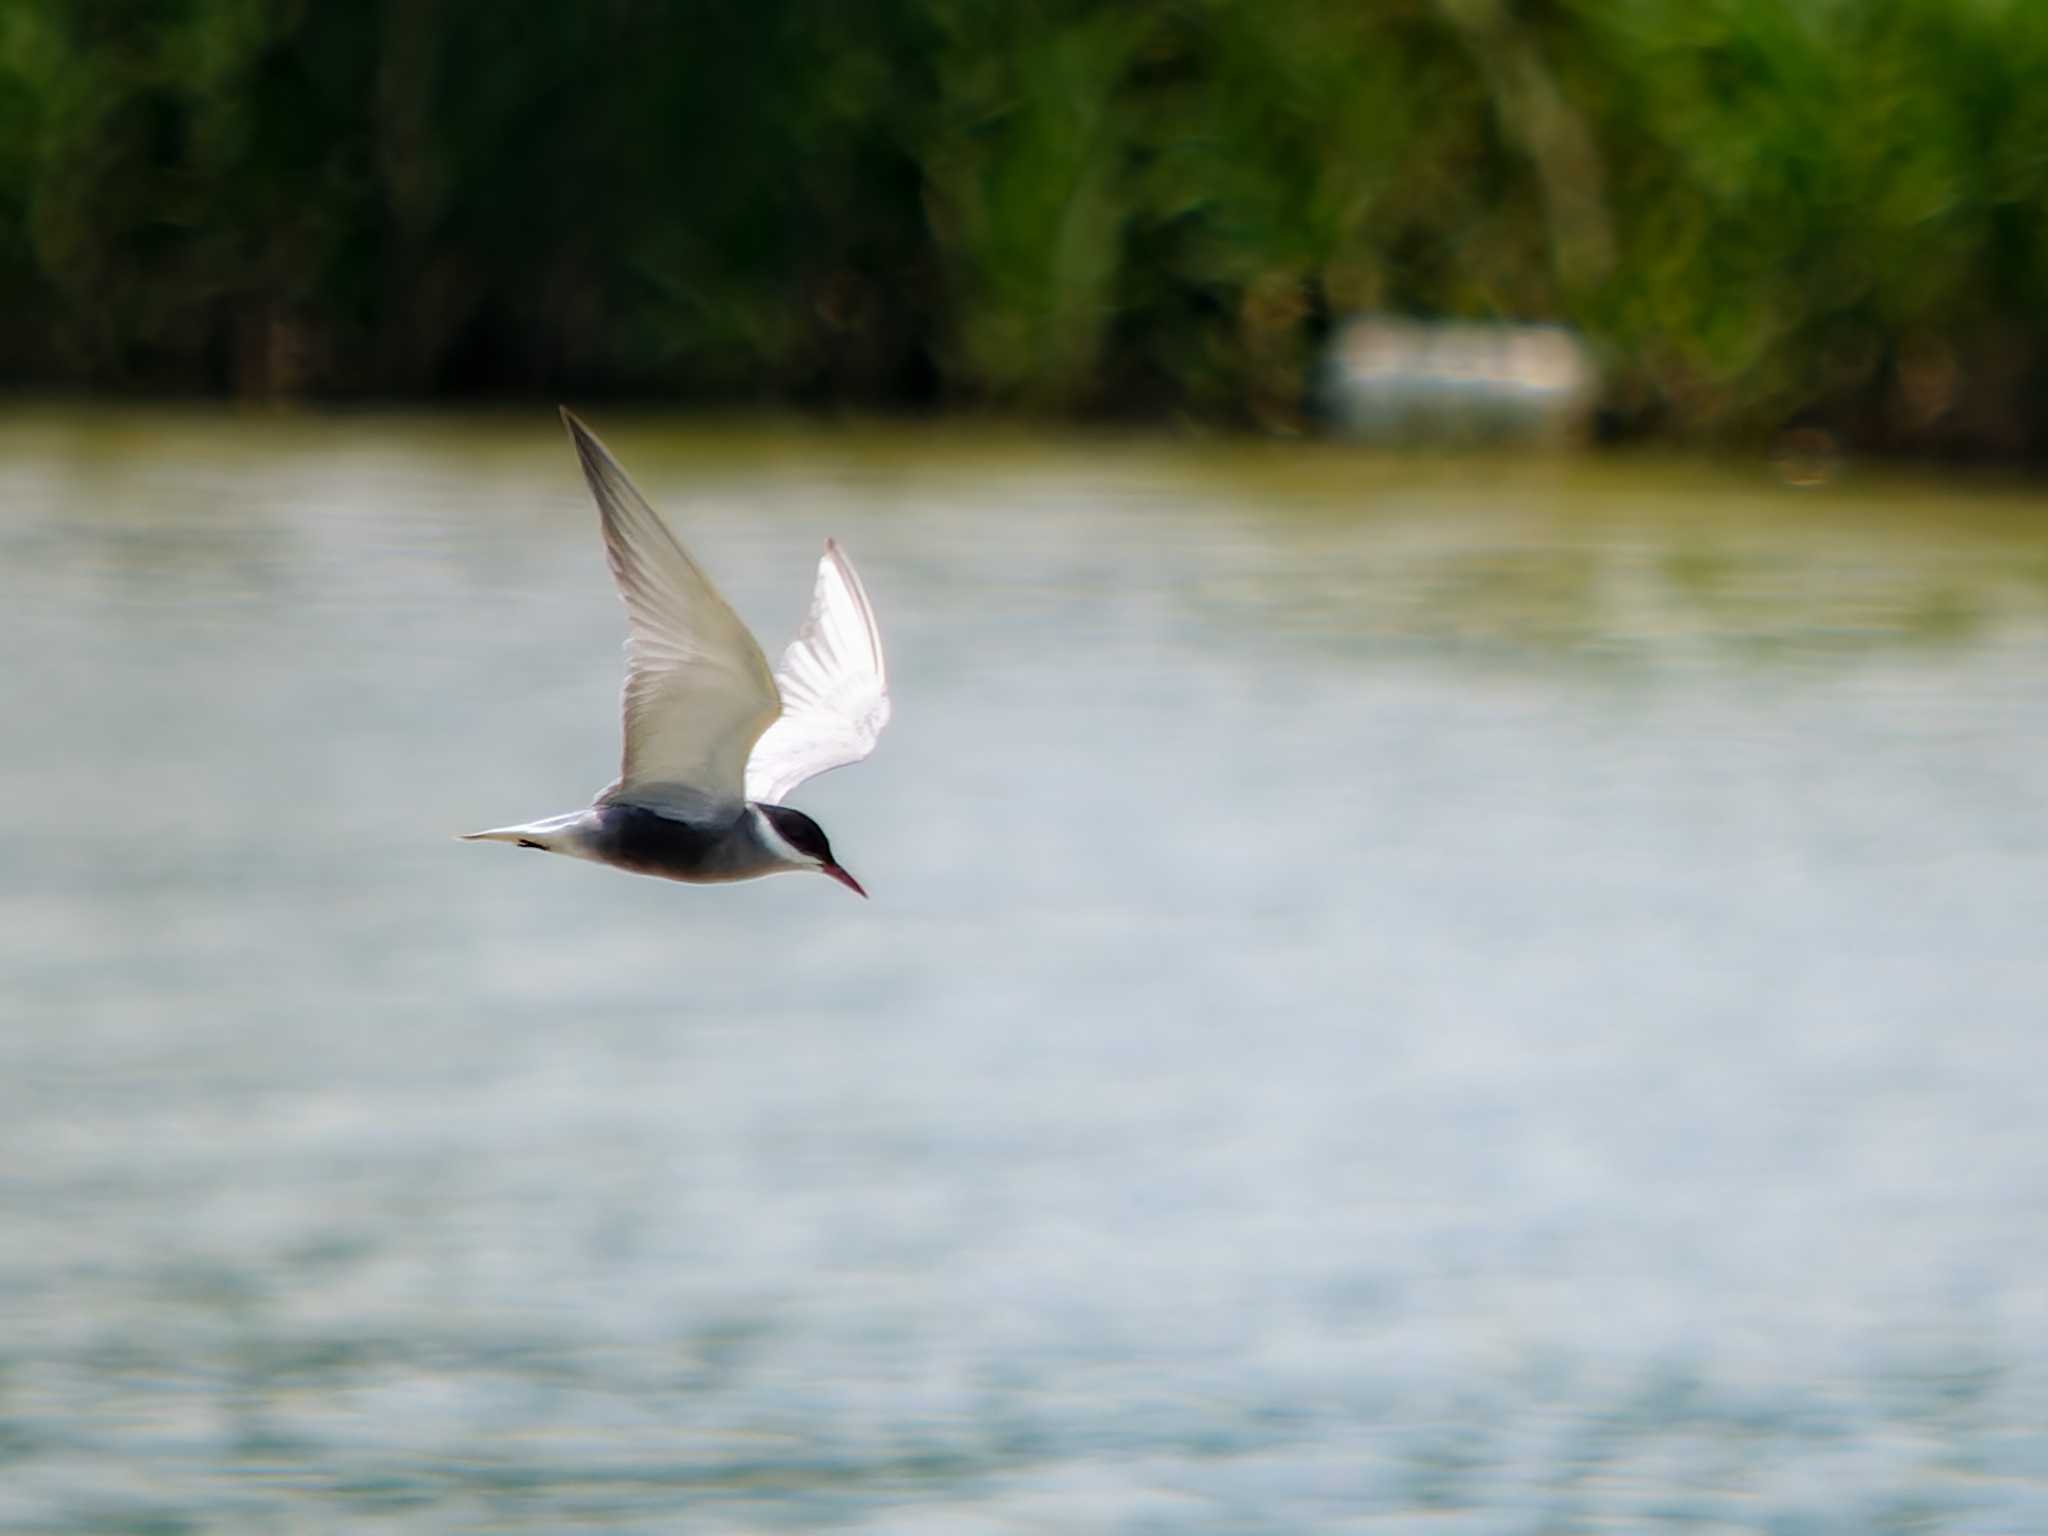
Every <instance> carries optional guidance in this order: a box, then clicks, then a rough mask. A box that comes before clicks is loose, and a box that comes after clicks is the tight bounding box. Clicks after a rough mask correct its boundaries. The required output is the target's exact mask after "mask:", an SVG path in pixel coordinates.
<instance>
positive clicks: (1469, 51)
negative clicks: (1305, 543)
mask: <svg viewBox="0 0 2048 1536" xmlns="http://www.w3.org/2000/svg"><path fill="white" fill-rule="evenodd" d="M2044 82H2048V6H2044V5H2042V4H2041V3H2040V0H1626V3H1612V0H1380V3H1373V0H1097V3H1081V0H1066V3H1060V0H666V3H664V0H554V3H535V4H523V5H508V4H506V3H504V0H353V3H342V0H0V282H4V283H5V285H6V289H5V291H6V293H7V295H8V297H9V302H8V303H7V304H6V305H5V306H4V307H0V378H4V379H5V380H6V381H8V382H10V383H12V384H14V385H16V386H17V387H46V386H63V387H88V388H111V389H123V390H134V391H156V390H170V391H203V392H219V393H236V394H259V395H260V394H273V393H286V394H291V393H311V394H322V395H360V394H377V395H403V396H417V395H430V394H443V393H447V394H461V393H476V392H488V393H547V394H557V395H574V396H578V397H589V396H592V395H594V394H599V393H645V394H659V395H663V396H682V397H686V398H693V399H702V400H721V401H731V400H739V401H747V402H776V401H789V402H799V403H810V402H846V403H852V404H860V405H872V406H881V407H888V406H892V405H901V404H927V403H934V402H936V403H944V404H957V405H969V406H989V407H996V408H1002V409H1014V410H1024V411H1031V412H1050V413H1110V414H1123V415H1156V414H1162V413H1167V412H1186V413H1191V414H1193V415H1195V416H1198V417H1201V418H1205V419H1214V420H1223V421H1232V420H1238V421H1243V420H1251V421H1255V422H1259V423H1263V424H1266V425H1274V426H1284V425H1289V424H1292V423H1293V422H1294V421H1296V420H1297V419H1298V417H1299V415H1300V413H1301V411H1302V409H1303V405H1304V394H1305V380H1306V379H1307V378H1308V376H1309V363H1310V360H1311V358H1312V356H1313V354H1314V350H1315V347H1316V345H1317V343H1318V342H1319V340H1320V339H1321V337H1322V336H1323V335H1324V334H1325V333H1326V330H1327V326H1328V323H1329V320H1330V318H1331V317H1332V316H1334V315H1341V314H1344V313H1348V312H1351V311H1354V310H1359V309H1368V308H1370V309H1382V308H1384V309H1392V310H1397V311H1401V312H1407V313H1417V314H1424V315H1458V316H1496V315H1497V316H1509V317H1515V318H1522V319H1550V318H1555V319H1562V320H1566V321H1568V322H1570V323H1573V324H1575V325H1577V326H1579V327H1580V328H1581V329H1582V330H1583V331H1585V333H1586V334H1587V335H1588V336H1589V337H1590V338H1592V340H1593V341H1594V343H1595V345H1596V346H1597V347H1598V348H1599V350H1600V352H1601V354H1602V355H1603V357H1604V358H1605V360H1606V363H1607V366H1608V369H1609V374H1610V379H1611V382H1612V392H1613V393H1612V404H1613V411H1612V413H1611V415H1612V419H1613V420H1614V421H1615V422H1616V423H1617V424H1618V425H1620V426H1621V427H1623V428H1625V429H1631V430H1645V431H1657V432H1664V433H1669V434H1673V435H1679V436H1698V435H1742V436H1754V435H1757V434H1764V433H1769V432H1773V431H1775V430H1777V429H1779V428H1782V427H1784V426H1786V425H1788V424H1795V423H1796V424H1804V425H1809V426H1815V427H1820V428H1824V429H1826V430H1827V431H1829V432H1831V433H1833V434H1835V435H1836V436H1838V437H1840V438H1842V439H1844V440H1847V441H1850V442H1853V443H1859V444H1864V445H1872V446H1886V447H1896V448H1903V449H1908V450H1914V451H1938V452H1963V453H1980V454H1999V455H2009V454H2023V453H2030V452H2036V451H2039V450H2041V449H2043V448H2048V406H2044V405H2043V403H2042V401H2043V400H2044V398H2048V396H2044V393H2043V392H2042V391H2041V390H2039V389H2037V388H2036V387H2035V385H2036V383H2037V380H2038V376H2039V375H2040V374H2041V372H2042V370H2043V364H2044V361H2048V89H2044V85H2043V83H2044Z"/></svg>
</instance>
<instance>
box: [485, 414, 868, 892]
mask: <svg viewBox="0 0 2048 1536" xmlns="http://www.w3.org/2000/svg"><path fill="white" fill-rule="evenodd" d="M562 421H563V422H564V424H566V425H567V427H568V428H569V437H570V440H571V441H572V442H573V443H574V444H575V445H576V456H577V458H578V459H579V460H581V461H582V464H583V478H584V479H585V480H587V481H588V482H589V483H590V493H591V495H592V496H594V497H596V498H597V510H598V516H599V520H600V523H601V524H602V526H603V530H604V550H605V558H606V559H607V560H608V561H609V562H610V564H611V569H612V579H613V580H614V581H615V582H617V583H618V588H619V596H620V597H621V598H622V599H624V601H625V605H626V630H627V640H626V688H625V700H624V705H625V709H624V712H625V738H626V740H625V751H624V754H623V757H622V761H621V763H620V767H619V777H618V780H617V782H615V783H613V784H612V785H610V786H609V787H607V788H606V789H605V790H604V791H603V792H602V793H600V794H599V795H598V797H597V799H596V800H595V801H594V802H593V803H592V804H591V806H590V808H589V809H588V810H582V811H571V812H569V813H568V814H567V815H564V816H550V817H548V818H546V819H545V820H543V821H530V822H527V823H525V824H523V825H521V826H516V827H493V828H491V829H490V830H489V831H487V832H471V833H467V834H465V839H464V840H465V841H470V842H491V843H516V844H518V845H519V846H520V847H521V848H539V849H541V850H542V851H544V852H547V853H562V854H567V855H568V856H569V857H571V858H575V859H590V860H592V861H593V862H595V863H599V864H612V865H616V866H617V867H618V868H620V869H628V870H632V871H633V872H634V873H636V874H642V875H658V876H660V877H662V878H663V879H667V880H685V881H689V882H691V883H693V884H712V883H716V882H720V881H726V880H752V879H755V878H757V877H758V876H761V875H774V874H780V873H782V872H783V871H785V870H816V871H817V872H818V873H819V874H823V875H830V876H831V877H832V878H833V879H834V880H837V881H838V882H839V883H840V884H841V885H843V886H845V887H846V888H847V889H849V890H851V891H853V892H855V893H856V894H857V895H860V896H865V895H867V892H866V891H864V890H862V889H861V886H860V882H859V881H858V880H856V879H854V878H853V876H852V875H850V874H848V873H847V872H846V871H845V870H844V869H842V868H840V866H839V862H838V860H836V859H834V858H833V857H832V845H831V844H830V843H829V842H827V841H826V840H825V832H824V829H823V828H821V827H820V826H819V825H818V824H817V823H816V822H815V821H813V820H811V818H810V817H808V816H806V815H805V814H804V813H803V812H802V811H799V810H793V809H792V808H790V807H789V806H786V805H784V804H783V803H782V802H783V800H784V799H785V798H786V797H787V796H788V795H789V793H790V791H791V790H793V789H795V788H796V787H797V786H798V785H799V784H801V783H803V782H804V780H806V779H808V778H811V777H812V776H814V775H816V774H820V773H824V772H825V771H826V770H827V769H831V768H841V767H844V766H845V765H846V764H848V763H857V762H859V761H860V760H861V759H862V758H864V757H866V756H867V755H868V754H869V753H870V752H872V751H874V749H875V739H876V738H877V737H878V736H880V735H881V734H882V727H883V726H885V725H887V724H888V723H889V679H888V673H887V671H886V670H885V668H884V666H883V664H882V638H881V636H880V634H879V633H877V631H876V629H875V611H874V609H873V607H871V606H870V605H869V603H868V594H867V592H866V590H865V589H864V588H863V587H862V586H861V584H860V577H859V575H857V574H856V573H855V571H854V569H853V562H852V561H851V560H848V559H847V558H846V554H845V552H844V551H843V550H841V549H840V548H839V546H838V545H837V544H835V543H833V542H832V541H831V540H830V539H827V540H826V541H825V554H824V557H823V558H822V559H820V560H819V562H818V582H817V586H816V588H815V589H814V590H813V592H812V594H811V611H810V613H809V615H808V616H807V617H806V618H805V619H804V622H803V625H802V627H801V628H799V629H798V630H797V632H796V638H795V639H794V640H792V641H790V643H789V648H788V649H787V650H786V651H784V652H783V653H782V660H781V662H780V663H778V664H777V666H776V667H775V670H774V671H773V672H771V671H769V669H768V658H767V657H766V656H764V655H762V654H761V647H760V645H759V644H758V643H757V642H756V641H755V639H754V637H753V635H752V633H750V632H749V631H748V629H747V626H746V625H745V624H743V623H741V622H740V617H739V615H738V614H736V613H734V612H733V611H732V608H731V606H730V605H729V604H728V603H727V602H726V600H725V599H724V598H722V597H720V596H719V595H718V590H717V588H715V587H713V586H712V585H711V582H710V580H709V579H708V578H707V577H706V576H705V574H704V573H703V571H701V570H700V569H698V567H697V562H696V561H694V560H692V559H691V558H690V557H689V555H688V554H687V553H686V552H685V551H684V549H683V546H682V545H681V544H679V543H677V542H676V539H675V536H674V535H673V534H671V533H670V532H669V531H668V528H667V526H666V525H665V524H664V523H663V522H662V521H661V519H660V518H659V517H657V516H655V513H654V509H653V508H652V507H650V506H648V505H647V501H646V499H645V498H644V497H642V496H641V494H640V493H639V492H638V491H637V490H635V489H634V488H633V482H632V481H631V480H629V479H627V478H626V472H625V471H624V470H623V469H621V468H619V464H618V461H617V460H616V459H614V458H613V457H612V456H611V454H610V453H609V452H608V451H607V450H606V448H605V446H604V444H603V443H601V442H599V441H598V440H597V437H596V435H595V434H594V433H593V432H591V430H590V429H589V428H588V427H586V426H584V425H583V423H582V422H580V421H578V420H577V419H576V416H575V414H574V413H573V412H571V411H569V410H566V409H565V410H563V412H562Z"/></svg>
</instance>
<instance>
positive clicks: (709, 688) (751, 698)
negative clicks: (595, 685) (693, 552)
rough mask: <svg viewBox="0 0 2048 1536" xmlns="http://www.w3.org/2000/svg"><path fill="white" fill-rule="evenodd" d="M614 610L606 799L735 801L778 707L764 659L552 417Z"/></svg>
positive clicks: (589, 442) (584, 437) (589, 447)
mask: <svg viewBox="0 0 2048 1536" xmlns="http://www.w3.org/2000/svg"><path fill="white" fill-rule="evenodd" d="M562 420H563V421H564V422H566V423H567V424H568V427H569V436H570V437H571V438H572V439H573V440H574V441H575V444H576V456H577V457H578V458H579V459H581V460H582V462H583V477H584V478H585V479H586V480H588V481H589V482H590V492H591V494H592V495H593V496H595V497H596V498H597V510H598V513H599V515H600V516H601V517H602V519H603V522H604V549H605V557H606V558H607V559H608V560H609V561H610V563H611V568H612V578H613V580H615V581H616V582H617V583H618V585H619V596H620V597H622V598H623V599H625V603H626V628H627V636H628V638H627V640H626V692H625V716H626V746H625V753H624V759H623V761H622V763H621V765H620V768H619V782H618V783H617V784H615V785H614V786H612V788H611V789H610V790H608V791H606V795H607V796H609V797H613V798H618V799H626V800H630V801H633V802H634V803H636V804H651V805H659V804H661V803H663V802H664V801H673V802H675V803H676V804H677V805H678V806H681V807H685V808H688V809H691V810H701V808H702V806H703V805H704V803H705V802H706V801H707V800H734V799H738V798H739V796H740V793H741V789H742V787H743V782H744V775H745V770H746V765H747V755H748V754H749V753H750V752H751V751H753V748H754V743H755V742H756V741H757V740H759V738H760V735H761V732H762V731H764V730H766V729H767V728H768V725H769V723H770V722H771V721H772V720H774V719H775V716H776V713H777V712H778V711H779V710H780V709H781V707H782V701H781V699H780V697H779V696H778V695H777V694H776V692H775V679H774V678H773V677H772V676H771V675H770V674H769V671H768V658H767V657H765V656H763V655H762V654H761V647H760V646H759V645H758V644H757V643H756V642H755V640H754V637H753V635H751V634H750V633H748V631H747V626H746V625H744V624H742V623H741V622H740V618H739V615H738V614H736V613H734V612H733V611H732V608H731V607H730V606H729V605H728V604H727V603H726V601H725V599H724V598H722V597H720V596H719V595H718V590H717V588H715V587H713V586H712V585H711V583H710V581H708V580H707V579H706V578H705V575H704V573H703V572H702V571H700V570H698V569H697V562H696V561H694V560H692V559H691V558H690V557H689V556H688V555H687V554H685V553H684V552H683V547H682V545H680V544H678V543H677V542H676V541H675V537H674V535H672V534H671V533H670V532H669V531H668V529H667V527H666V526H665V525H664V524H663V523H662V521H661V519H660V518H658V517H656V516H655V515H654V509H653V508H652V507H650V506H648V505H647V502H646V500H645V499H644V498H642V496H641V495H640V493H639V492H638V491H636V490H635V489H634V488H633V482H632V481H630V480H628V479H627V478H626V472H625V471H624V470H623V469H621V468H619V465H618V461H617V460H615V459H614V458H613V457H612V456H611V454H610V453H608V452H607V451H606V450H605V446H604V444H603V443H601V442H599V441H598V440H597V438H596V437H595V436H593V435H592V433H591V431H590V429H589V428H588V427H586V426H584V425H583V423H582V422H580V421H578V420H577V419H576V418H575V417H574V416H573V415H571V414H570V413H569V412H568V411H563V412H562Z"/></svg>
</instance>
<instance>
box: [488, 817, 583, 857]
mask: <svg viewBox="0 0 2048 1536" xmlns="http://www.w3.org/2000/svg"><path fill="white" fill-rule="evenodd" d="M589 814H590V813H589V812H588V811H571V812H569V813H568V814H567V815H566V816H549V817H545V818H544V819H542V820H540V821H529V822H525V823H523V824H522V825H520V826H516V827H492V828H490V829H489V830H488V831H485V832H464V833H461V834H460V836H461V839H462V841H463V842H465V843H517V844H519V845H520V846H522V847H526V848H542V849H546V850H547V851H548V852H549V853H580V852H581V851H582V850H581V848H580V847H578V846H577V844H578V842H579V839H578V838H577V837H576V833H577V832H579V831H580V830H581V823H582V821H583V819H584V818H585V817H586V816H588V815H589Z"/></svg>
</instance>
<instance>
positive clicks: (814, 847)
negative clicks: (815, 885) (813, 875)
mask: <svg viewBox="0 0 2048 1536" xmlns="http://www.w3.org/2000/svg"><path fill="white" fill-rule="evenodd" d="M754 809H755V810H757V811H759V812H760V813H761V821H762V823H763V827H762V830H763V831H764V832H765V833H766V834H767V841H768V845H769V846H770V847H771V848H773V849H774V850H775V852H776V853H777V854H778V855H780V856H781V858H782V860H783V862H784V863H786V864H787V865H788V866H789V867H790V868H792V869H815V870H816V871H817V872H818V873H819V874H821V875H830V876H831V877H832V878H833V879H834V880H837V881H838V882H839V883H840V884H841V885H843V886H845V887H846V888H847V889H848V890H849V891H852V892H853V893H854V894H855V895H856V896H865V895H867V892H866V891H864V890H862V889H861V888H860V882H859V881H858V880H856V879H854V878H853V876H851V875H849V874H848V873H847V872H846V871H845V870H843V869H841V868H840V867H839V863H838V861H837V860H836V859H834V858H833V857H832V845H831V844H830V843H829V842H827V841H826V840H825V829H824V828H823V827H821V826H819V825H818V824H817V823H816V822H815V821H813V820H811V818H810V817H808V816H806V815H805V814H804V813H803V812H802V811H793V810H791V809H790V808H789V807H788V806H786V805H756V806H755V807H754Z"/></svg>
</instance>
